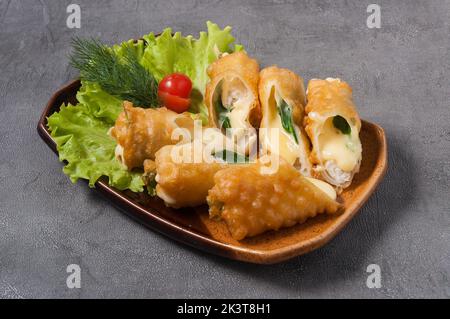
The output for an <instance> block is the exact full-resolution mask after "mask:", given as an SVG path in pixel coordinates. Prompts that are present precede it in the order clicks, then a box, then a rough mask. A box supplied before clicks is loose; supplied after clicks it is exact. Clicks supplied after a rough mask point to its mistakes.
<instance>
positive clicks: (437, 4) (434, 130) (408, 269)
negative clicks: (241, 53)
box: [0, 0, 450, 298]
mask: <svg viewBox="0 0 450 319" xmlns="http://www.w3.org/2000/svg"><path fill="white" fill-rule="evenodd" d="M73 2H77V3H79V4H80V5H81V8H82V28H81V29H79V30H71V29H68V28H67V27H66V17H67V14H66V6H67V5H68V4H69V3H70V1H59V0H58V1H57V0H41V1H37V0H27V1H18V0H11V1H8V0H0V66H1V73H0V116H1V122H0V123H1V124H0V145H1V152H0V297H3V298H17V297H25V298H26V297H63V298H79V297H241V298H250V297H256V298H262V297H276V298H278V297H289V298H291V297H300V298H303V297H375V298H392V297H440V298H449V297H450V252H449V247H450V244H449V243H450V242H449V241H450V230H449V228H450V218H449V214H450V200H449V174H450V160H449V157H450V125H449V119H450V108H449V77H448V76H449V69H450V67H449V63H448V62H449V58H450V56H449V54H450V51H449V49H450V39H449V31H450V26H449V21H450V2H449V1H437V0H436V1H395V2H394V1H378V3H379V4H380V5H381V9H382V27H381V29H378V30H377V29H368V28H367V27H366V18H367V13H366V8H367V5H368V4H369V3H371V2H373V1H372V0H370V1H345V2H344V1H317V2H316V1H314V3H313V1H305V3H303V2H300V1H298V2H297V1H282V0H278V1H248V2H247V1H192V0H189V1H168V0H166V1H158V2H156V1H148V2H146V1H124V0H122V1H120V0H114V1H87V0H86V1H80V0H78V1H73ZM208 19H210V20H212V21H215V22H216V23H219V24H220V25H221V26H224V25H232V26H233V28H234V29H233V33H234V35H235V36H236V38H237V39H238V40H239V41H240V42H241V43H243V44H244V45H245V46H246V48H247V50H248V52H249V53H250V54H251V55H253V56H255V57H257V58H258V59H259V60H260V61H261V63H262V64H263V65H268V64H271V63H277V64H278V65H280V66H284V67H288V68H291V69H293V70H294V71H296V72H298V73H299V74H301V75H303V76H304V78H305V79H307V80H308V79H310V78H313V77H326V76H339V77H342V78H343V79H345V80H347V81H348V82H349V83H350V84H351V85H352V86H353V88H354V97H355V100H356V103H357V105H358V107H359V110H360V113H361V116H362V117H363V118H365V119H368V120H370V121H373V122H376V123H378V124H380V125H382V126H383V127H384V128H385V130H386V133H387V136H388V139H389V160H390V167H389V170H388V173H387V176H386V178H385V180H384V181H383V183H382V184H381V185H380V187H379V188H378V190H377V192H376V193H375V194H374V196H373V197H372V198H371V199H370V200H369V202H368V203H367V205H365V207H364V208H363V209H362V210H361V212H360V214H359V215H358V216H357V217H356V218H355V219H354V220H353V221H352V222H351V223H350V224H349V225H348V226H347V227H346V228H345V230H344V231H343V232H342V233H341V234H340V235H338V236H337V238H335V239H334V240H333V241H332V242H331V243H330V244H328V245H327V246H326V247H324V248H322V249H320V250H318V251H315V252H313V253H311V254H308V255H306V256H303V257H299V258H295V259H293V260H291V261H289V262H286V263H283V264H279V265H273V266H256V265H250V264H243V263H240V262H235V261H230V260H226V259H223V258H220V257H215V256H211V255H207V254H205V253H202V252H200V251H196V250H194V249H191V248H188V247H185V246H183V245H180V244H177V243H175V242H174V241H172V240H169V239H167V238H165V237H163V236H161V235H159V234H156V233H154V232H152V231H149V230H148V229H146V228H144V227H142V226H141V225H139V224H137V223H135V222H133V221H132V220H130V219H129V218H128V217H126V216H125V215H123V214H122V213H121V212H120V211H119V210H117V209H115V208H113V207H112V206H111V204H110V203H108V202H107V201H106V200H105V199H103V198H102V197H101V196H99V194H98V193H96V192H95V191H94V190H91V189H89V188H88V187H87V185H86V184H85V183H78V184H76V185H72V184H71V183H70V181H69V179H68V178H67V177H66V176H65V175H64V174H63V173H62V171H61V168H62V165H61V164H60V163H59V162H58V160H57V158H56V156H55V155H54V154H53V153H52V152H51V151H50V150H49V149H48V147H47V146H46V145H45V144H44V143H43V142H42V141H41V140H40V138H39V137H38V135H37V133H36V129H35V127H36V123H37V120H38V118H39V115H40V113H41V111H42V109H43V107H44V105H45V103H46V102H47V100H48V99H49V97H50V95H51V93H52V92H54V91H55V90H56V89H57V88H58V87H60V86H61V85H62V84H63V83H65V82H66V81H68V80H69V79H71V78H73V77H74V76H75V75H76V73H75V71H74V70H72V69H70V68H69V67H68V66H67V54H68V52H69V46H68V42H69V40H70V38H71V37H72V36H74V35H78V36H96V37H100V38H101V39H102V40H104V41H106V42H108V43H113V42H118V41H122V40H126V39H129V38H132V37H138V36H140V35H142V34H144V33H147V32H150V31H155V32H158V31H161V30H162V28H163V27H165V26H172V27H173V28H174V29H175V30H181V31H183V33H184V34H189V33H194V34H197V33H198V32H199V31H201V30H203V29H204V28H205V21H206V20H208ZM71 263H77V264H80V265H81V268H82V289H74V290H69V289H67V288H66V285H65V280H66V276H67V274H66V271H65V270H66V266H67V265H68V264H71ZM371 263H376V264H379V265H380V266H381V269H382V285H383V287H382V288H381V289H368V288H367V287H366V284H365V282H366V278H367V273H366V267H367V265H369V264H371Z"/></svg>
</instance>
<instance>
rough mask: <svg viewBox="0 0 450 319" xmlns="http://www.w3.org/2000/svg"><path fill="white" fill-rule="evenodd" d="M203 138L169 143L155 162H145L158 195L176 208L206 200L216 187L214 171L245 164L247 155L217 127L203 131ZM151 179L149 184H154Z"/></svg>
mask: <svg viewBox="0 0 450 319" xmlns="http://www.w3.org/2000/svg"><path fill="white" fill-rule="evenodd" d="M204 135H205V137H204V138H203V140H194V141H193V142H191V143H186V144H181V145H168V146H164V147H163V148H161V149H160V150H159V151H158V152H157V153H156V158H155V161H154V162H153V161H146V165H145V166H144V168H145V176H147V177H153V178H154V182H156V195H157V196H158V197H160V198H161V199H162V200H164V202H165V204H166V205H167V206H170V207H174V208H181V207H194V206H199V205H202V204H205V203H206V196H207V195H208V190H209V189H211V188H212V187H213V186H214V174H215V173H216V172H218V171H219V170H220V169H222V168H224V167H226V166H227V165H228V164H229V163H233V164H236V165H237V164H238V163H245V162H246V161H247V158H246V157H245V155H240V154H239V153H237V152H235V151H234V150H233V148H234V144H233V143H232V141H231V140H226V137H225V136H224V135H223V134H222V133H221V132H220V131H219V130H217V129H212V128H208V129H205V131H204ZM152 182H153V181H152V180H151V179H147V183H150V184H152Z"/></svg>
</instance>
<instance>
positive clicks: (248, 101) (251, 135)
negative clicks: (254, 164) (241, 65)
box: [222, 78, 257, 151]
mask: <svg viewBox="0 0 450 319" xmlns="http://www.w3.org/2000/svg"><path fill="white" fill-rule="evenodd" d="M253 99H254V97H253V94H252V93H251V92H249V90H248V89H247V88H246V87H245V85H244V84H243V83H242V81H241V80H239V79H237V78H235V79H232V80H230V81H228V82H225V83H224V85H223V91H222V103H223V104H224V105H229V106H230V109H231V111H230V113H229V114H228V119H229V120H230V125H231V128H232V137H233V139H234V140H235V141H236V143H237V144H238V146H239V148H244V149H246V150H247V151H249V150H250V149H251V148H252V145H253V144H254V143H256V140H257V135H256V130H254V129H253V127H252V126H251V124H250V123H249V121H248V117H249V114H250V106H251V105H252V103H253Z"/></svg>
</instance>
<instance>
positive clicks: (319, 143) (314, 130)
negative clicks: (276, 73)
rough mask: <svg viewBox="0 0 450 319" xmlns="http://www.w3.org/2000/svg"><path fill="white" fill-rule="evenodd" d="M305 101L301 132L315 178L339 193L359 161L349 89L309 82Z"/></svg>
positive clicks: (357, 126)
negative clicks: (305, 137) (308, 145)
mask: <svg viewBox="0 0 450 319" xmlns="http://www.w3.org/2000/svg"><path fill="white" fill-rule="evenodd" d="M307 98H308V104H307V105H306V115H307V116H306V118H305V129H306V132H307V134H308V136H309V138H310V140H311V142H312V146H313V149H312V152H311V162H312V163H313V164H314V171H315V174H316V176H318V177H319V178H321V179H323V180H324V181H327V182H328V183H330V184H333V185H335V186H337V188H338V190H342V189H343V188H345V187H348V186H349V185H350V184H351V182H352V179H353V176H354V175H355V173H357V172H358V171H359V167H360V164H361V159H362V146H361V141H360V139H359V132H360V130H361V120H360V118H359V115H358V113H357V112H356V108H355V105H354V104H353V100H352V89H351V87H350V86H349V85H348V84H347V83H346V82H344V81H341V80H340V79H333V78H328V79H326V80H311V81H310V82H309V84H308V91H307Z"/></svg>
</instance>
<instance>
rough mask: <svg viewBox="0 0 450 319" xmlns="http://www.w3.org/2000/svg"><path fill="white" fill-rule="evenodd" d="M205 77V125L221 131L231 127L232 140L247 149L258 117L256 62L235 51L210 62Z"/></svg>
mask: <svg viewBox="0 0 450 319" xmlns="http://www.w3.org/2000/svg"><path fill="white" fill-rule="evenodd" d="M208 76H209V78H210V82H209V83H208V85H207V86H206V92H205V103H206V105H207V107H208V113H209V124H210V125H211V126H213V127H217V128H219V129H221V130H222V132H223V133H225V132H226V129H229V128H231V129H232V133H233V134H232V135H233V138H234V139H235V141H236V143H238V144H239V145H240V147H245V148H246V149H247V150H251V148H252V147H253V146H255V145H256V142H257V133H256V130H255V128H257V127H258V126H259V122H260V120H261V106H260V104H259V99H258V78H259V66H258V62H257V61H256V60H254V59H251V58H249V57H248V56H247V54H246V53H244V52H235V53H232V54H229V55H226V56H224V57H222V58H220V59H218V60H216V61H215V62H214V63H212V64H211V65H210V66H209V68H208Z"/></svg>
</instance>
